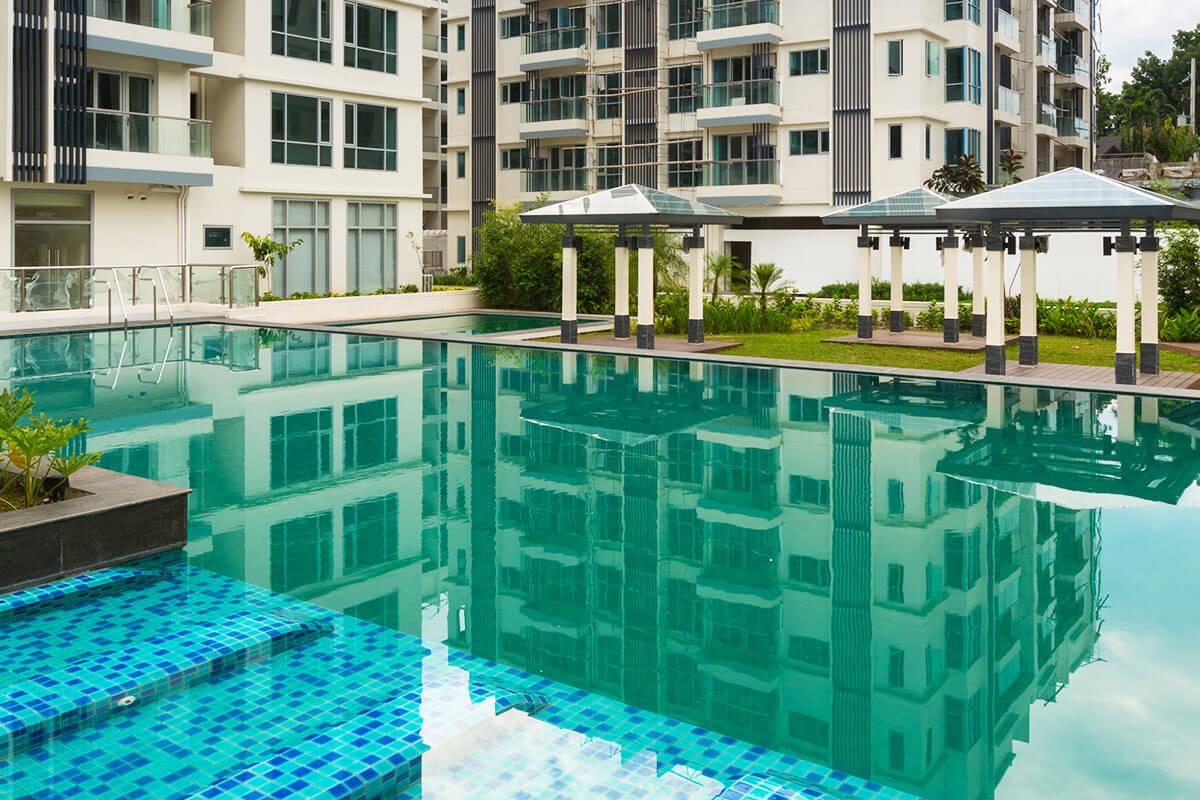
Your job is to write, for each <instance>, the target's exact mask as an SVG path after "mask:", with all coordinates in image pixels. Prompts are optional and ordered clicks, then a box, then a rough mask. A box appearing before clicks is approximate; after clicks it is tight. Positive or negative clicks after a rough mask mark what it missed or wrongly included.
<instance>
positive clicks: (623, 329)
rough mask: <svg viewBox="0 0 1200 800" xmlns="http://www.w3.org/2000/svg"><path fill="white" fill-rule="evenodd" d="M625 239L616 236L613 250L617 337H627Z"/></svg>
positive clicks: (627, 276)
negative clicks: (615, 281) (614, 255)
mask: <svg viewBox="0 0 1200 800" xmlns="http://www.w3.org/2000/svg"><path fill="white" fill-rule="evenodd" d="M627 241H628V240H627V239H625V237H623V236H619V237H617V247H616V249H615V251H614V252H615V253H616V258H615V259H614V261H615V262H616V263H615V265H614V267H613V271H614V273H615V274H616V278H617V287H616V297H615V300H616V308H615V309H614V311H615V314H614V316H613V336H614V337H616V338H617V339H628V338H629V248H628V247H627V246H626V243H627Z"/></svg>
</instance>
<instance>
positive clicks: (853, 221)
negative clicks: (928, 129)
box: [821, 186, 955, 229]
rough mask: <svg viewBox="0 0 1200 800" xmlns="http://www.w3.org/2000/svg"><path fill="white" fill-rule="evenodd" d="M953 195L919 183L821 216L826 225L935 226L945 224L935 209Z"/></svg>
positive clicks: (852, 226)
mask: <svg viewBox="0 0 1200 800" xmlns="http://www.w3.org/2000/svg"><path fill="white" fill-rule="evenodd" d="M954 199H955V198H954V197H952V196H951V195H948V194H942V193H941V192H935V191H933V190H932V189H926V188H925V187H923V186H922V187H921V188H919V189H910V190H908V191H907V192H901V193H900V194H894V195H892V196H891V197H884V198H882V199H880V200H872V201H871V202H869V203H862V204H861V205H857V206H851V207H850V208H843V209H841V210H839V211H833V212H831V213H829V214H826V215H825V216H824V217H822V218H821V221H822V222H823V223H825V224H826V225H830V226H835V227H847V228H856V227H859V226H860V225H877V226H880V227H884V228H938V229H942V228H945V227H946V223H945V222H944V221H943V220H940V219H938V217H937V213H936V211H937V209H939V208H941V207H942V206H944V205H946V204H947V203H950V202H952V201H953V200H954Z"/></svg>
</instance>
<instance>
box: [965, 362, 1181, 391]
mask: <svg viewBox="0 0 1200 800" xmlns="http://www.w3.org/2000/svg"><path fill="white" fill-rule="evenodd" d="M1113 372H1114V371H1113V368H1112V367H1087V366H1081V365H1079V364H1039V365H1037V366H1036V367H1024V366H1021V365H1020V364H1019V363H1018V362H1016V361H1009V362H1008V371H1007V372H1006V373H1005V375H1004V376H1003V377H1006V378H1012V379H1014V380H1033V379H1036V380H1038V381H1039V382H1043V381H1053V382H1054V384H1055V385H1057V386H1061V387H1062V388H1069V387H1071V386H1074V385H1087V386H1095V385H1097V384H1106V385H1108V386H1111V387H1112V389H1113V390H1114V391H1116V390H1119V389H1121V386H1119V385H1118V384H1117V383H1116V381H1115V379H1114V374H1113ZM958 374H959V375H986V374H987V371H986V370H985V369H984V365H983V364H979V365H978V366H974V367H970V368H968V369H964V370H963V371H962V372H960V373H958ZM993 377H1000V376H993ZM1137 381H1138V382H1137V385H1138V386H1143V387H1154V388H1158V389H1195V388H1197V386H1198V385H1200V373H1195V372H1160V373H1159V374H1157V375H1142V374H1141V373H1138V376H1137Z"/></svg>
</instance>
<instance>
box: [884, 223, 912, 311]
mask: <svg viewBox="0 0 1200 800" xmlns="http://www.w3.org/2000/svg"><path fill="white" fill-rule="evenodd" d="M906 244H907V240H906V239H905V238H904V237H903V236H901V235H900V230H899V229H896V230H894V231H892V238H890V239H889V240H888V246H889V247H891V250H892V299H891V303H890V305H891V313H890V314H888V330H890V331H891V332H892V333H904V248H905V245H906Z"/></svg>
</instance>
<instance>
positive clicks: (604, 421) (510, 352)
mask: <svg viewBox="0 0 1200 800" xmlns="http://www.w3.org/2000/svg"><path fill="white" fill-rule="evenodd" d="M0 358H2V359H4V361H5V362H6V363H5V366H6V367H7V370H6V372H7V375H8V376H9V378H8V381H7V385H9V386H12V387H14V388H20V387H27V388H29V389H31V390H33V391H34V392H35V393H36V395H37V398H38V400H39V403H40V406H41V407H42V409H43V410H46V411H47V412H50V413H56V414H60V415H82V416H86V417H87V418H89V419H90V420H92V421H93V425H94V430H93V431H92V432H91V433H90V434H89V435H88V440H87V442H86V446H87V447H89V448H91V449H93V450H100V451H103V452H104V453H105V456H104V462H103V465H104V466H106V467H109V468H112V469H117V470H122V471H126V472H130V473H134V474H138V475H143V476H145V477H150V478H154V479H157V480H162V481H166V482H170V483H176V484H182V485H186V486H190V487H191V488H192V489H193V491H194V493H193V495H192V498H191V542H190V544H189V548H188V552H189V555H190V557H191V559H192V561H193V563H195V564H198V565H201V566H204V567H208V568H210V569H213V570H216V571H218V572H221V573H224V574H226V575H230V576H232V577H236V578H239V579H242V580H245V581H248V582H250V583H253V584H257V585H261V586H265V587H268V588H270V589H273V590H275V591H279V592H286V593H288V594H291V595H293V596H296V597H300V598H303V599H305V600H309V601H311V602H314V603H317V604H319V605H321V606H325V607H327V608H332V609H335V610H338V611H341V612H344V613H347V614H351V615H353V616H356V617H359V618H363V619H368V620H372V621H375V622H378V623H379V624H381V625H386V626H389V627H392V628H395V629H398V630H402V631H405V632H408V633H413V634H418V635H424V636H425V637H427V638H435V639H439V640H446V641H447V642H448V643H449V644H450V645H452V646H454V647H457V648H461V649H464V650H468V651H470V652H472V653H475V654H477V655H480V656H483V657H486V658H490V659H493V660H496V661H500V662H503V663H505V664H510V665H513V666H517V667H520V668H522V669H525V670H528V671H530V672H534V673H538V674H541V675H546V676H548V677H552V678H555V679H557V680H561V681H563V682H566V683H570V684H573V685H576V686H580V687H584V688H587V689H590V690H593V691H596V692H599V693H602V694H605V695H608V696H612V697H617V698H620V699H622V700H623V701H625V702H628V703H630V704H631V705H636V706H639V707H641V708H645V709H650V710H653V711H657V712H659V713H663V714H667V715H670V716H673V717H677V718H681V719H686V720H689V721H693V722H695V723H697V724H699V725H701V726H704V727H706V728H711V729H714V730H717V731H721V732H724V733H727V734H730V735H733V736H737V737H739V738H742V739H745V740H748V741H751V742H754V743H757V744H761V745H763V746H766V747H770V748H774V749H777V750H781V751H786V752H789V753H793V754H797V755H800V756H802V757H804V758H808V759H811V760H813V761H816V762H819V763H825V764H829V765H832V766H833V767H835V768H836V769H840V770H843V771H846V772H849V773H852V774H856V775H861V776H864V777H870V778H872V779H874V780H878V781H880V782H882V783H885V784H888V785H891V786H895V787H897V788H900V789H905V790H908V791H912V792H915V793H917V794H921V795H926V796H929V797H932V798H946V799H948V800H961V799H964V798H976V797H983V796H990V795H992V794H993V793H994V789H995V787H996V786H997V785H998V783H999V782H1000V780H1001V778H1002V777H1003V775H1004V773H1005V770H1006V769H1007V767H1008V765H1009V764H1010V763H1011V762H1012V759H1013V757H1014V756H1013V742H1014V741H1028V739H1029V709H1030V706H1031V705H1032V704H1033V703H1034V702H1036V701H1039V700H1042V701H1051V700H1053V699H1054V698H1055V697H1056V696H1057V694H1058V693H1059V692H1060V691H1063V690H1064V687H1066V685H1067V684H1068V682H1069V679H1070V676H1071V673H1072V672H1073V671H1074V670H1076V669H1078V668H1079V667H1080V666H1081V665H1084V664H1086V663H1088V662H1089V660H1090V659H1091V658H1092V653H1093V648H1094V646H1095V643H1096V641H1097V638H1098V636H1099V614H1098V606H1099V604H1100V599H1099V585H1098V583H1099V579H1098V575H1099V568H1098V557H1099V552H1100V530H1099V527H1098V519H1099V514H1098V511H1097V508H1099V507H1100V506H1103V505H1106V504H1109V503H1129V502H1146V501H1154V502H1163V503H1175V502H1178V501H1179V499H1180V497H1181V495H1182V493H1183V492H1184V491H1185V490H1186V489H1187V488H1188V487H1190V486H1191V485H1192V484H1193V483H1194V481H1195V479H1196V477H1197V473H1198V472H1200V466H1198V457H1197V453H1196V450H1195V448H1194V443H1195V439H1196V437H1197V436H1198V435H1200V427H1197V419H1198V418H1200V405H1198V404H1186V403H1183V402H1180V401H1167V400H1153V399H1140V400H1134V399H1133V398H1126V397H1121V398H1116V397H1115V396H1103V395H1099V396H1098V395H1092V394H1086V393H1078V392H1065V391H1057V390H1053V391H1052V390H1034V389H1019V388H1003V387H998V386H985V385H982V384H969V383H953V382H939V381H924V380H923V381H917V380H905V379H896V378H887V377H866V376H858V375H851V374H840V373H831V372H820V371H806V370H785V371H780V370H775V369H769V368H758V367H743V366H734V365H729V364H718V363H703V362H692V363H688V362H680V361H667V360H663V361H651V360H646V359H638V358H633V357H624V356H599V355H576V354H567V355H565V356H564V355H562V354H560V353H557V352H549V351H536V350H517V349H503V348H495V347H491V346H488V345H468V344H457V343H449V342H422V341H413V340H386V339H376V338H371V337H362V336H338V335H329V334H324V333H311V332H280V331H266V330H256V329H252V328H239V327H227V328H221V327H216V326H196V327H190V328H189V327H183V328H175V329H174V330H167V329H147V330H137V331H129V332H112V333H98V334H82V335H71V336H49V337H36V338H25V339H9V340H3V341H0Z"/></svg>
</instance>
